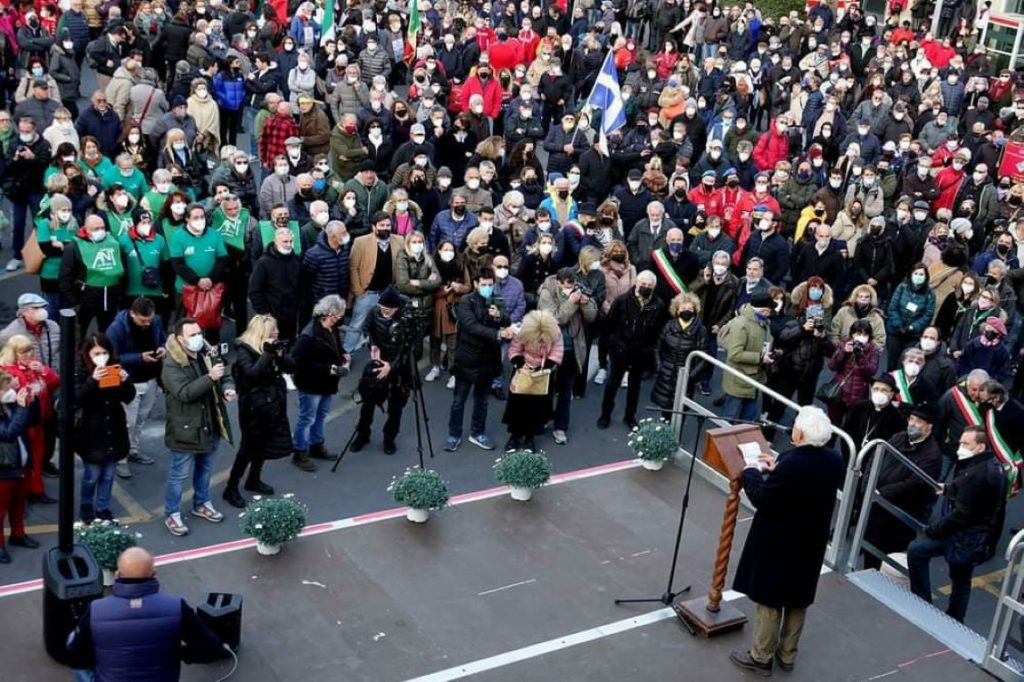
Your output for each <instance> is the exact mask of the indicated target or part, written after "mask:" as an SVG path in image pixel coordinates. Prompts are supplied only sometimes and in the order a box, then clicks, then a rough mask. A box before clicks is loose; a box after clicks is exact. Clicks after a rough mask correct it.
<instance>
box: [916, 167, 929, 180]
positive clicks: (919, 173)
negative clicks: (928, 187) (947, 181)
mask: <svg viewBox="0 0 1024 682" xmlns="http://www.w3.org/2000/svg"><path fill="white" fill-rule="evenodd" d="M917 176H918V177H919V178H921V179H922V180H924V179H925V178H927V177H928V169H927V168H918V169H917Z"/></svg>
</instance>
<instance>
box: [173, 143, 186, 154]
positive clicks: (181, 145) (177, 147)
mask: <svg viewBox="0 0 1024 682" xmlns="http://www.w3.org/2000/svg"><path fill="white" fill-rule="evenodd" d="M171 146H172V147H173V148H174V150H175V151H179V152H180V151H181V150H183V149H184V148H185V143H184V142H175V143H174V144H173V145H171Z"/></svg>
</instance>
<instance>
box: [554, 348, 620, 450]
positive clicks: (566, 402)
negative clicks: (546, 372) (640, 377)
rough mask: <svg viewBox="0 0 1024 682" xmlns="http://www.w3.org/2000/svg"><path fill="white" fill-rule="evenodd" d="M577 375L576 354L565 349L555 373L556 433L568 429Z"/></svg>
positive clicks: (571, 350)
mask: <svg viewBox="0 0 1024 682" xmlns="http://www.w3.org/2000/svg"><path fill="white" fill-rule="evenodd" d="M578 374H579V366H577V364H576V353H575V351H574V350H573V349H572V348H567V349H566V350H565V357H564V358H563V360H562V364H561V366H560V367H559V368H558V371H557V372H555V391H556V392H557V393H558V398H557V399H556V400H555V430H556V431H566V430H568V429H569V410H570V408H572V392H573V386H574V385H575V383H576V376H577V375H578ZM619 380H620V381H621V380H622V377H619Z"/></svg>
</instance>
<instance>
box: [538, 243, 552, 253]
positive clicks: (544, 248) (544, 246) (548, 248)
mask: <svg viewBox="0 0 1024 682" xmlns="http://www.w3.org/2000/svg"><path fill="white" fill-rule="evenodd" d="M553 248H554V247H553V246H552V245H551V244H541V245H540V246H538V247H537V250H538V251H540V253H541V255H544V256H548V255H550V254H551V251H552V249H553Z"/></svg>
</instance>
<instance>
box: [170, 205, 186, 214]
mask: <svg viewBox="0 0 1024 682" xmlns="http://www.w3.org/2000/svg"><path fill="white" fill-rule="evenodd" d="M171 212H172V213H174V214H175V215H181V214H182V213H184V212H185V204H181V203H174V204H171Z"/></svg>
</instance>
